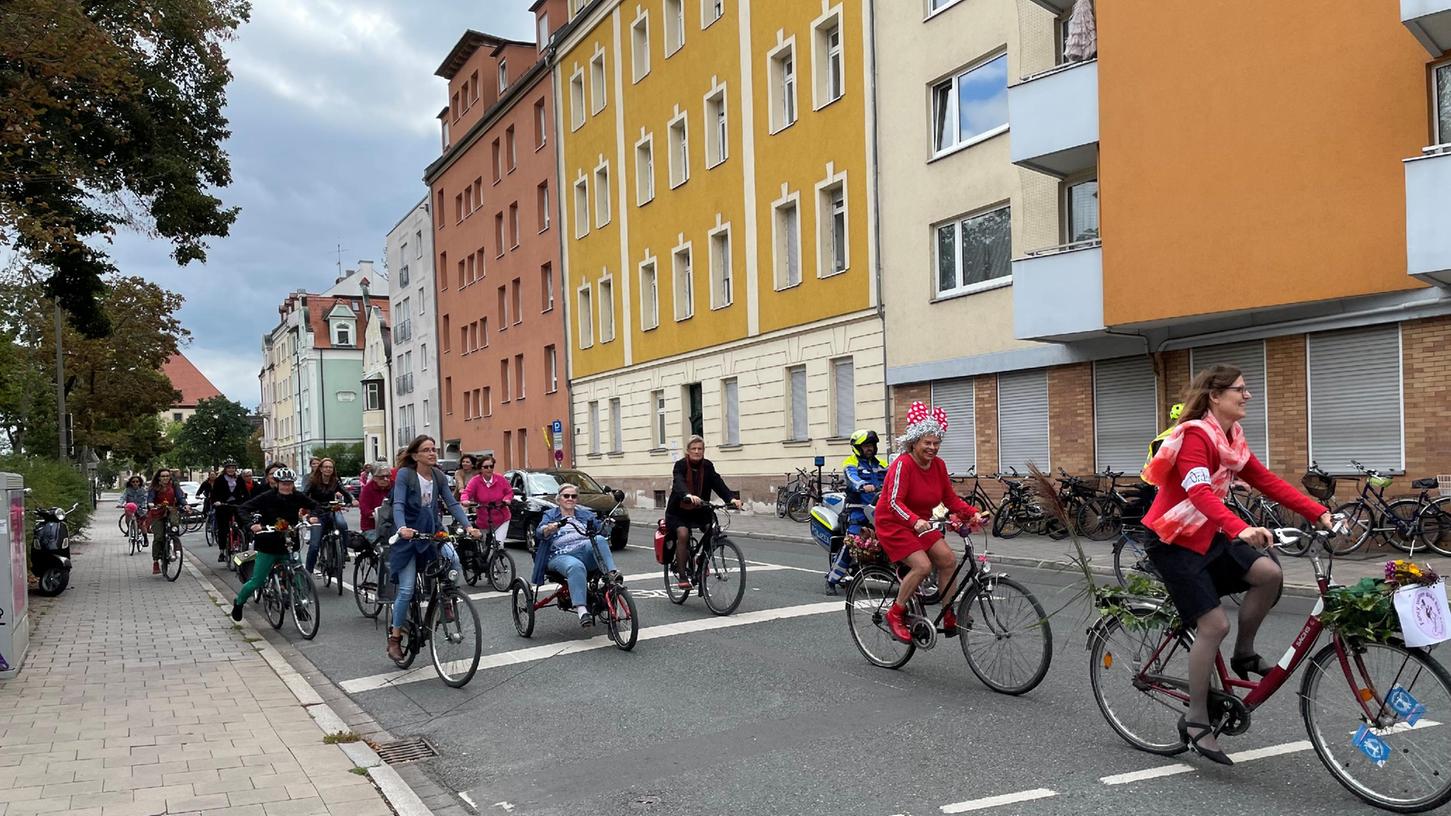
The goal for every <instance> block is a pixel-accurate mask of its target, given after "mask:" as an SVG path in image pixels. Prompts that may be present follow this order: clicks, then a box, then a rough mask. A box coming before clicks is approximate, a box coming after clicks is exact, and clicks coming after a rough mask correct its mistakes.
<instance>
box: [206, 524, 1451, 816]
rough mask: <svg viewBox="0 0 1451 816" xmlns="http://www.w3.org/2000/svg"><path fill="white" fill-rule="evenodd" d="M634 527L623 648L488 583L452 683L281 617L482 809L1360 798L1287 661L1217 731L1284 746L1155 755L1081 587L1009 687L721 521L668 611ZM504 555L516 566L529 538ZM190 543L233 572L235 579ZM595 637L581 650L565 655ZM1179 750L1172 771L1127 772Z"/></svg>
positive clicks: (753, 810) (780, 810)
mask: <svg viewBox="0 0 1451 816" xmlns="http://www.w3.org/2000/svg"><path fill="white" fill-rule="evenodd" d="M648 527H649V525H644V524H637V525H635V530H634V532H633V533H632V544H631V548H630V549H628V550H626V551H625V552H622V553H618V554H617V561H618V563H619V566H620V569H621V571H622V572H624V573H625V574H626V575H627V576H632V577H633V576H637V575H639V576H641V577H639V578H632V580H631V581H630V584H629V585H630V587H631V589H632V591H634V592H635V594H636V598H637V604H638V608H639V615H640V618H641V639H640V642H639V643H638V645H637V646H636V647H635V649H634V651H633V652H629V653H625V652H621V651H619V650H617V649H615V648H614V647H613V646H612V645H609V644H608V643H604V642H603V641H604V639H605V634H604V631H603V628H602V627H597V628H595V629H592V630H581V628H580V626H579V624H578V622H577V621H576V619H575V617H574V615H573V613H565V612H562V611H559V610H555V609H544V610H541V611H540V612H539V618H538V624H537V626H536V628H535V632H534V635H533V637H532V638H530V639H527V640H526V639H523V638H520V637H519V636H518V635H517V634H516V633H515V631H514V627H513V624H512V622H511V619H510V611H509V606H510V604H509V601H508V599H507V597H487V596H486V597H482V598H479V599H477V600H476V601H475V605H476V607H477V608H478V610H479V614H480V617H481V619H482V623H483V627H484V654H485V664H484V667H481V668H480V670H479V672H478V674H477V676H475V677H474V679H473V681H472V682H471V683H470V684H469V685H468V686H466V687H465V688H463V689H460V690H455V689H450V688H448V687H446V686H444V685H443V684H442V683H441V682H439V681H438V679H437V677H436V676H435V675H434V674H433V672H432V668H431V666H430V665H429V664H428V662H427V660H428V658H427V655H426V654H425V655H420V656H419V661H418V663H416V664H415V667H418V666H422V669H423V670H422V671H419V672H415V673H412V674H407V675H404V674H403V673H400V672H397V671H396V669H395V667H394V666H393V665H392V663H391V662H390V661H388V660H387V658H386V656H385V654H384V636H385V631H384V626H383V624H382V623H378V624H375V623H374V622H373V621H371V620H367V619H364V618H363V617H362V616H360V615H359V614H358V611H357V608H356V607H355V605H354V602H353V598H352V596H351V594H350V593H348V594H344V595H343V596H341V597H339V596H337V595H335V594H325V595H324V597H323V612H322V624H321V625H322V629H321V633H320V634H319V635H318V637H317V639H316V640H314V641H311V642H307V641H302V640H301V639H300V638H298V637H297V635H296V633H295V631H294V630H292V629H290V628H285V629H284V630H283V631H284V632H285V633H286V634H287V636H288V637H289V638H290V639H292V640H293V641H294V642H295V644H296V645H297V646H298V647H299V648H300V649H301V651H302V652H303V653H304V654H305V655H306V656H307V657H308V658H309V659H310V660H311V661H312V662H313V663H314V664H315V665H316V666H317V667H318V668H319V669H320V670H321V671H323V672H324V673H325V674H326V675H327V676H328V678H329V679H330V680H331V681H332V682H334V683H336V684H338V685H339V686H341V687H342V688H343V689H344V690H346V691H348V692H349V693H350V694H351V695H352V697H353V698H354V700H355V701H356V702H357V703H358V704H359V705H360V706H362V707H363V708H364V709H366V710H367V711H368V712H369V713H370V714H372V715H373V716H374V717H375V718H376V719H377V720H378V721H379V722H380V723H382V724H383V725H384V727H386V728H387V729H388V730H389V731H390V732H392V733H393V734H395V735H398V736H422V737H425V738H427V739H428V740H429V741H430V742H431V743H432V744H433V745H434V746H435V747H436V748H437V749H438V751H439V754H440V755H439V756H438V757H437V758H433V759H428V760H425V761H424V763H423V764H424V765H425V767H426V769H427V771H428V773H430V774H431V775H432V776H434V777H435V778H436V779H437V780H438V781H439V782H440V783H441V784H443V785H444V786H446V787H447V789H449V790H452V791H457V792H459V794H460V796H461V798H462V799H463V801H465V802H466V803H468V804H470V805H471V806H473V807H475V808H477V810H478V811H479V812H480V813H485V814H505V813H511V814H519V815H520V816H535V815H536V814H539V815H541V816H542V815H543V814H572V815H573V814H621V815H624V814H669V815H670V816H676V815H677V814H678V815H679V816H686V815H687V814H689V815H690V816H698V815H700V814H763V815H764V814H802V815H803V816H805V815H806V814H831V816H842V814H864V815H866V816H893V814H904V815H905V814H915V816H925V815H926V814H938V813H954V812H967V811H969V810H971V811H974V812H984V813H991V814H1035V815H1036V814H1082V813H1090V812H1127V813H1136V812H1173V813H1176V814H1219V813H1224V812H1241V813H1250V812H1259V813H1278V814H1285V816H1293V815H1294V814H1305V815H1306V816H1312V815H1313V816H1323V814H1335V813H1363V812H1366V810H1367V809H1368V808H1367V807H1366V806H1364V805H1362V804H1361V803H1360V802H1359V800H1357V799H1355V798H1353V797H1352V796H1351V795H1350V794H1349V793H1348V792H1346V791H1345V790H1344V789H1343V788H1341V787H1340V785H1338V784H1337V783H1336V782H1335V781H1334V780H1333V779H1332V778H1331V777H1330V775H1329V774H1328V773H1327V772H1326V770H1325V769H1324V768H1323V766H1322V765H1321V764H1320V761H1319V760H1318V758H1316V756H1315V754H1314V752H1313V751H1311V750H1309V749H1308V744H1307V743H1304V742H1303V741H1304V740H1305V731H1304V726H1303V725H1302V723H1301V721H1300V718H1299V715H1298V711H1297V699H1296V695H1295V692H1294V689H1295V688H1297V687H1298V677H1297V678H1296V679H1295V680H1293V681H1292V682H1291V683H1290V684H1289V685H1287V687H1286V688H1284V689H1282V690H1281V691H1280V693H1279V695H1277V697H1276V698H1275V699H1272V700H1271V701H1270V702H1269V703H1267V704H1266V705H1265V706H1264V707H1262V708H1261V709H1259V710H1258V711H1257V712H1256V713H1255V716H1254V725H1253V728H1252V729H1251V730H1250V731H1249V732H1248V733H1247V734H1245V735H1243V736H1240V737H1236V738H1224V739H1223V741H1222V744H1223V745H1224V746H1225V747H1226V750H1229V751H1231V752H1236V751H1246V750H1249V749H1264V748H1274V747H1278V746H1283V752H1277V751H1273V750H1272V751H1267V752H1264V753H1269V754H1271V755H1270V756H1265V757H1263V758H1257V759H1254V760H1252V761H1242V762H1240V763H1239V764H1238V765H1236V766H1235V767H1234V768H1221V767H1219V766H1215V765H1212V764H1210V763H1208V762H1207V761H1205V760H1202V759H1198V758H1196V757H1192V756H1189V755H1184V756H1181V757H1178V758H1162V757H1156V756H1153V755H1149V754H1145V753H1141V752H1139V751H1136V750H1135V749H1133V748H1131V747H1130V746H1129V745H1128V744H1126V743H1125V742H1123V741H1122V740H1121V739H1120V738H1119V737H1118V736H1117V735H1116V734H1114V733H1113V732H1112V731H1111V730H1110V729H1109V727H1108V726H1107V724H1106V723H1105V722H1104V720H1103V717H1102V716H1101V715H1100V714H1099V712H1098V709H1097V707H1096V706H1095V705H1094V702H1093V698H1092V695H1091V692H1090V689H1089V684H1088V672H1087V660H1088V657H1087V652H1086V651H1085V648H1084V647H1085V642H1086V637H1085V630H1086V627H1087V620H1088V611H1087V608H1086V607H1084V606H1083V605H1081V604H1078V603H1072V604H1069V605H1068V606H1067V607H1066V608H1064V609H1063V611H1061V612H1060V613H1059V614H1057V615H1056V616H1055V617H1054V618H1053V621H1052V625H1053V638H1054V654H1053V663H1052V668H1051V670H1050V671H1049V673H1048V676H1047V678H1046V679H1045V680H1044V682H1043V683H1042V684H1041V685H1040V686H1039V687H1038V688H1037V689H1036V690H1034V691H1033V692H1031V693H1029V694H1027V695H1025V696H1023V697H1007V696H1002V695H999V694H996V693H994V692H992V691H990V690H989V689H987V688H986V687H985V686H983V685H982V684H981V683H980V682H978V680H977V679H976V678H975V677H974V676H973V675H972V674H971V672H970V671H969V670H968V668H967V664H966V662H965V661H964V659H963V656H962V652H961V649H960V648H959V647H958V644H957V643H956V642H955V641H952V640H940V641H939V643H938V645H937V648H936V649H933V650H931V651H919V652H918V653H917V654H916V656H915V657H914V658H913V659H912V660H911V662H910V663H908V664H907V665H906V666H905V667H903V668H902V669H900V670H896V671H893V670H887V669H881V668H877V667H874V666H872V665H870V664H869V663H867V661H866V660H865V659H864V658H863V657H862V656H861V654H860V653H859V652H858V651H857V649H856V647H855V646H854V645H853V643H852V640H851V636H850V634H849V632H848V630H847V625H846V616H845V612H844V605H843V604H842V599H841V598H839V597H837V598H833V597H831V596H827V595H825V594H824V593H823V589H822V582H821V575H820V572H821V570H822V569H823V568H824V563H823V562H824V560H825V559H824V556H822V555H821V554H820V552H819V551H818V550H815V549H813V548H810V547H808V546H805V545H800V544H792V543H785V542H777V541H765V540H759V539H752V538H749V537H747V536H746V535H744V534H735V535H732V539H733V540H734V541H736V543H737V544H739V545H740V546H741V548H742V549H743V550H744V552H745V555H746V558H747V559H748V562H749V567H748V575H747V587H748V588H747V591H746V595H745V599H744V601H743V602H742V604H741V607H740V609H739V610H738V611H737V612H736V613H735V614H734V615H733V616H731V617H729V618H716V617H715V616H713V615H711V614H710V613H709V612H708V611H707V610H706V609H705V607H704V605H703V604H702V602H701V601H700V600H699V599H698V598H696V597H695V596H692V597H691V599H690V600H688V601H687V602H686V603H685V604H684V605H683V606H676V605H674V604H672V603H670V601H669V600H667V599H666V598H665V597H664V592H663V584H662V580H661V578H660V577H659V574H660V568H659V567H658V566H657V565H656V564H655V561H654V558H653V555H652V554H651V553H650V552H649V551H648V546H649V538H648V537H649V534H650V532H651V531H650V530H649V529H648ZM189 538H191V537H189ZM193 546H195V545H193ZM514 555H515V557H516V560H517V562H518V564H519V567H520V571H521V572H522V573H525V574H526V575H527V569H528V565H527V554H525V553H523V552H521V551H514ZM204 560H205V561H206V566H207V567H208V568H209V569H212V570H213V577H214V579H216V578H220V579H221V581H222V582H224V583H227V584H228V585H230V586H231V587H233V588H234V589H235V587H236V586H237V582H236V580H235V576H233V575H231V574H229V573H225V572H218V571H217V570H216V567H217V565H215V564H214V563H213V562H214V560H215V559H214V557H211V558H206V559H204ZM1007 571H1008V572H1009V574H1012V575H1014V576H1015V577H1017V578H1019V579H1020V580H1022V581H1024V582H1025V583H1027V584H1028V585H1029V587H1030V588H1031V589H1032V590H1033V591H1034V593H1035V594H1036V595H1037V596H1038V598H1039V599H1040V601H1041V602H1042V603H1043V605H1044V606H1045V607H1047V608H1048V609H1049V610H1054V609H1058V608H1059V607H1062V606H1063V605H1064V604H1065V603H1067V602H1068V601H1069V600H1070V599H1071V598H1072V597H1073V593H1074V590H1075V589H1076V587H1075V586H1073V585H1072V582H1073V577H1072V576H1071V575H1068V574H1064V573H1053V572H1035V571H1030V570H1013V569H1009V570H1007ZM647 574H648V576H649V577H644V576H645V575H647ZM349 575H351V566H349ZM484 589H485V588H484V587H480V588H478V589H475V590H473V592H475V593H482V592H483V591H484ZM1312 603H1313V602H1312V600H1310V599H1306V598H1293V597H1286V598H1285V599H1284V600H1283V601H1282V602H1281V606H1280V607H1279V608H1278V609H1277V610H1276V611H1275V613H1273V614H1272V615H1271V617H1270V619H1269V620H1268V621H1267V622H1266V624H1265V627H1264V629H1263V630H1262V633H1261V644H1262V648H1261V652H1262V653H1264V654H1265V655H1266V656H1267V657H1270V658H1271V659H1273V658H1274V657H1275V656H1278V655H1279V654H1280V653H1281V652H1282V651H1283V650H1284V649H1285V648H1286V647H1287V646H1288V644H1289V643H1290V641H1291V640H1292V639H1293V637H1294V635H1295V634H1296V633H1297V632H1298V630H1299V627H1300V625H1301V624H1302V623H1303V622H1304V619H1305V615H1306V614H1307V613H1308V611H1309V608H1310V606H1311V605H1312ZM249 614H256V613H255V612H249ZM259 619H260V616H259ZM667 624H678V625H677V626H667ZM263 625H265V624H263ZM290 626H291V623H290V622H289V623H288V624H287V627H290ZM717 626H718V627H721V628H703V627H717ZM659 627H664V628H659ZM591 638H594V639H596V640H595V641H593V642H591V643H590V644H589V645H592V646H594V645H597V646H599V648H592V649H589V650H583V651H568V652H566V653H560V652H561V650H572V649H576V648H577V647H579V646H581V645H582V642H583V641H586V640H588V639H591ZM521 650H530V651H521ZM1348 738H1349V735H1347V739H1348ZM1295 743H1299V745H1296V744H1295ZM1447 759H1448V764H1451V757H1448V758H1447ZM1180 763H1183V764H1185V765H1187V766H1188V770H1187V772H1181V773H1177V774H1174V775H1168V776H1159V777H1151V778H1140V775H1138V774H1137V773H1136V772H1141V771H1151V770H1152V769H1163V768H1165V767H1166V766H1172V765H1176V764H1180ZM1123 775H1130V776H1128V777H1127V778H1128V779H1129V780H1131V781H1123V778H1122V776H1123ZM1115 776H1119V777H1121V778H1120V779H1110V780H1108V781H1107V782H1106V781H1104V778H1105V777H1115ZM1142 776H1145V777H1147V776H1148V774H1143V775H1142ZM1110 783H1113V784H1110ZM995 802H996V803H997V804H994V803H995Z"/></svg>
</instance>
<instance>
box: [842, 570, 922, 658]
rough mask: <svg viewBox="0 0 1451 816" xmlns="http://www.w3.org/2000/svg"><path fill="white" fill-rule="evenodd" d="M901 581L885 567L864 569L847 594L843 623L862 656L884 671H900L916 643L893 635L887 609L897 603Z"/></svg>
mask: <svg viewBox="0 0 1451 816" xmlns="http://www.w3.org/2000/svg"><path fill="white" fill-rule="evenodd" d="M900 588H901V582H900V581H898V580H897V574H896V573H895V572H893V571H892V570H890V569H888V568H886V567H866V568H865V569H863V570H862V571H861V572H859V573H857V577H856V580H855V581H852V582H851V587H850V588H848V589H847V591H846V624H847V628H849V629H850V630H851V639H852V641H853V642H854V643H856V647H857V650H858V651H860V652H861V653H862V657H865V658H866V659H867V660H869V661H871V662H872V663H874V664H876V665H878V666H881V667H882V668H885V669H899V668H901V667H902V666H904V665H906V663H907V661H908V660H911V659H912V654H913V653H914V652H916V651H917V644H915V643H903V642H902V641H900V640H897V639H896V638H895V637H893V636H892V630H891V628H890V627H889V626H888V625H887V610H888V609H890V608H891V607H892V604H893V603H896V601H897V590H898V589H900Z"/></svg>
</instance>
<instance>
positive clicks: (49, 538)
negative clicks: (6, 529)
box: [30, 502, 80, 597]
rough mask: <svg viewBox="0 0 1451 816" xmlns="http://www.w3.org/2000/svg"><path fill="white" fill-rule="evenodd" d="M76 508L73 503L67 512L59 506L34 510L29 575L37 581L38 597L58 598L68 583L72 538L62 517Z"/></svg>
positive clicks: (69, 579)
mask: <svg viewBox="0 0 1451 816" xmlns="http://www.w3.org/2000/svg"><path fill="white" fill-rule="evenodd" d="M79 506H80V502H76V503H75V504H72V505H71V506H70V509H69V510H64V509H61V508H59V507H37V508H36V509H35V529H34V531H33V535H31V537H30V572H31V574H32V575H34V576H35V577H36V579H37V580H38V581H39V582H40V586H39V587H38V590H37V591H39V592H40V594H41V595H45V596H50V597H53V596H56V595H59V594H61V593H62V592H64V591H65V588H66V585H67V584H69V583H70V581H71V535H70V530H69V529H68V528H67V527H66V523H65V517H66V515H67V514H69V513H72V512H74V511H75V509H76V508H77V507H79Z"/></svg>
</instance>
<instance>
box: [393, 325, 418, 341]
mask: <svg viewBox="0 0 1451 816" xmlns="http://www.w3.org/2000/svg"><path fill="white" fill-rule="evenodd" d="M411 337H413V322H412V321H409V322H406V323H399V324H398V325H396V326H394V327H393V342H395V343H406V342H408V340H409V339H410V338H411Z"/></svg>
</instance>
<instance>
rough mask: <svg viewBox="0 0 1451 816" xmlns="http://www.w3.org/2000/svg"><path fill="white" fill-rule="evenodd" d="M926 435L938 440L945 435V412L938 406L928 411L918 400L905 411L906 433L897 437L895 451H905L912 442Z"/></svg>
mask: <svg viewBox="0 0 1451 816" xmlns="http://www.w3.org/2000/svg"><path fill="white" fill-rule="evenodd" d="M928 434H931V435H933V436H936V437H938V438H941V437H944V436H946V435H947V412H946V411H944V410H942V406H940V405H937V406H933V407H932V408H931V409H930V410H929V409H928V408H927V406H926V405H923V404H922V402H921V400H918V401H916V402H913V403H912V406H911V407H910V408H908V409H907V432H906V433H904V434H902V435H901V436H899V437H897V449H898V450H902V451H905V450H907V448H908V447H909V446H910V445H911V444H912V443H913V442H916V441H917V440H918V439H921V438H922V437H924V436H927V435H928Z"/></svg>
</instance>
